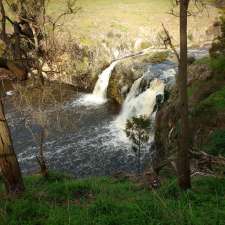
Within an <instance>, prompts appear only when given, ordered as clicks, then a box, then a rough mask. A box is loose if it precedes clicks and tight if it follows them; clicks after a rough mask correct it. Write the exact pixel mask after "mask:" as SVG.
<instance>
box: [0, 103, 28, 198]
mask: <svg viewBox="0 0 225 225" xmlns="http://www.w3.org/2000/svg"><path fill="white" fill-rule="evenodd" d="M0 170H1V173H2V176H3V180H4V183H5V188H6V191H7V193H9V194H19V193H22V192H23V191H24V184H23V180H22V175H21V171H20V167H19V163H18V161H17V157H16V154H15V152H14V148H13V144H12V139H11V134H10V130H9V127H8V124H7V121H6V119H5V113H4V109H3V104H2V101H1V99H0Z"/></svg>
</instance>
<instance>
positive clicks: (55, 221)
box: [0, 174, 225, 225]
mask: <svg viewBox="0 0 225 225" xmlns="http://www.w3.org/2000/svg"><path fill="white" fill-rule="evenodd" d="M24 179H25V184H26V188H27V190H26V193H25V194H24V195H22V196H20V197H19V198H18V199H13V201H12V198H10V197H8V196H6V195H5V194H4V192H3V185H2V181H1V180H0V225H18V224H20V225H28V224H29V225H38V224H41V225H64V224H65V225H68V224H71V225H91V224H92V225H128V224H129V225H150V224H151V225H155V224H157V225H165V224H169V225H181V224H182V225H184V224H187V225H191V224H194V225H211V224H219V225H223V224H224V218H225V202H224V196H225V189H224V186H225V179H224V178H221V179H220V178H215V177H194V178H193V188H192V190H190V191H188V192H187V193H181V192H179V189H178V187H177V186H176V180H175V179H174V178H173V177H171V178H167V179H163V180H162V187H161V188H159V189H158V190H149V189H147V188H145V186H143V185H141V184H139V183H135V182H133V181H130V180H128V179H126V178H123V179H118V178H113V177H99V178H89V179H83V180H74V179H73V178H70V177H68V176H65V175H64V176H63V175H62V174H58V175H57V174H54V175H51V176H50V177H49V179H48V180H44V179H43V178H41V177H40V176H38V175H33V176H28V177H25V178H24Z"/></svg>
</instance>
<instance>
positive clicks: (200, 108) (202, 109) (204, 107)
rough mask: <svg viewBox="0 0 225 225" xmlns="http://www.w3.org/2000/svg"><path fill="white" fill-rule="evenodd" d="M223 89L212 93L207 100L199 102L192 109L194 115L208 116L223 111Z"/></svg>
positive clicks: (224, 90) (224, 106) (224, 92)
mask: <svg viewBox="0 0 225 225" xmlns="http://www.w3.org/2000/svg"><path fill="white" fill-rule="evenodd" d="M224 99H225V87H223V88H222V89H220V90H219V91H216V92H214V93H213V94H211V95H210V96H209V97H208V98H206V99H204V100H203V101H201V102H200V103H199V104H198V105H197V106H196V107H195V109H194V111H193V113H194V114H195V115H200V114H206V115H207V114H208V116H209V115H212V114H214V113H217V112H219V111H220V110H224V109H225V101H224Z"/></svg>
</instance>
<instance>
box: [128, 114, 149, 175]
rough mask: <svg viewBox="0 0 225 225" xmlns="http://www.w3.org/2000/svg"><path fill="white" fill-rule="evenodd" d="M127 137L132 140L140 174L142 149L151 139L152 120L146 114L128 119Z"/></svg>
mask: <svg viewBox="0 0 225 225" xmlns="http://www.w3.org/2000/svg"><path fill="white" fill-rule="evenodd" d="M125 132H126V135H127V137H128V138H129V139H130V140H131V141H132V149H133V151H134V152H135V155H136V159H137V170H138V174H140V173H141V150H142V147H143V146H144V144H145V143H147V142H148V140H149V132H150V120H149V118H147V117H146V116H139V117H132V118H131V119H130V120H127V123H126V129H125Z"/></svg>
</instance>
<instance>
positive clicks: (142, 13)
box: [48, 0, 217, 45]
mask: <svg viewBox="0 0 225 225" xmlns="http://www.w3.org/2000/svg"><path fill="white" fill-rule="evenodd" d="M64 2H65V1H64V0H59V1H56V0H52V1H50V3H49V6H48V10H49V13H50V14H57V13H59V12H60V11H62V10H63V8H64V7H65V6H64ZM77 5H78V6H81V7H82V9H81V10H80V12H79V13H78V14H77V15H73V16H70V17H69V18H66V19H65V21H64V22H65V25H66V26H65V30H67V31H69V32H71V34H72V36H73V37H76V38H78V39H79V40H80V41H81V42H82V43H83V44H85V45H91V44H93V43H95V42H96V41H97V40H104V39H105V38H106V36H107V34H110V33H111V34H117V35H118V34H119V35H121V36H126V37H129V39H130V40H133V41H134V40H137V39H138V38H142V39H144V40H148V41H150V42H151V43H152V44H154V42H155V41H156V40H157V33H158V32H160V31H161V30H162V28H161V23H164V24H165V26H166V27H167V28H168V30H169V31H170V33H171V35H172V36H173V37H174V41H175V42H177V40H178V38H179V37H178V22H179V21H178V18H177V17H174V16H172V15H169V14H168V12H169V10H170V8H171V1H169V0H138V1H137V0H95V1H93V0H78V2H77ZM215 17H217V10H216V9H214V8H212V7H207V10H205V11H204V12H203V13H199V14H198V15H197V16H192V17H190V18H189V37H190V39H192V40H190V41H192V42H193V43H196V44H197V43H199V42H203V41H205V31H206V30H207V28H208V27H209V26H210V25H211V24H212V23H213V21H214V20H215Z"/></svg>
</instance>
